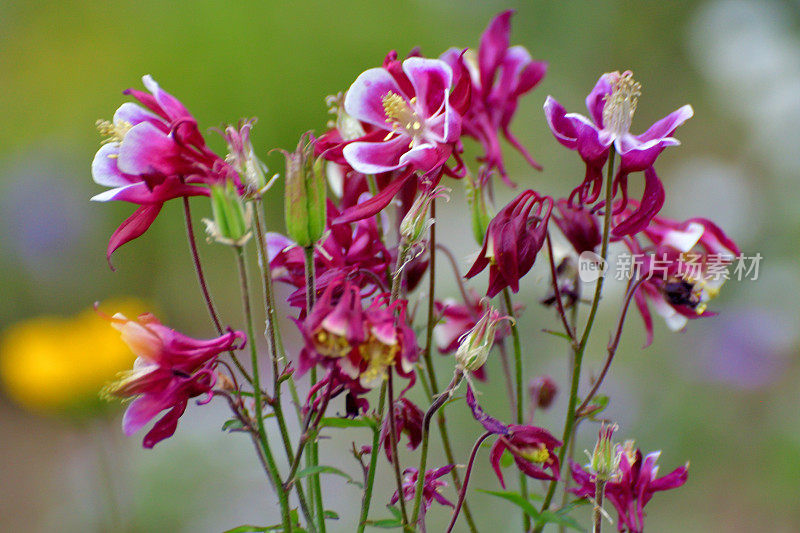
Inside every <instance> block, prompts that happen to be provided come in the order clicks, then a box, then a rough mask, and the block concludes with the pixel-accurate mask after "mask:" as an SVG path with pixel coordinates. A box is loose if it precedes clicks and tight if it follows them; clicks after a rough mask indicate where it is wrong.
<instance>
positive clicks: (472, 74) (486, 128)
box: [441, 11, 547, 186]
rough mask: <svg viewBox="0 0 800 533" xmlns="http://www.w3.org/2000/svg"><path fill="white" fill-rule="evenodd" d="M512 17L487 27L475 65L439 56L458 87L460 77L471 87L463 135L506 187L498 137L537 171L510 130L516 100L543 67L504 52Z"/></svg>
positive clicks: (516, 49) (520, 53)
mask: <svg viewBox="0 0 800 533" xmlns="http://www.w3.org/2000/svg"><path fill="white" fill-rule="evenodd" d="M512 14H513V11H504V12H503V13H500V14H499V15H497V16H496V17H495V18H494V19H492V21H491V22H490V23H489V25H488V26H487V28H486V31H484V32H483V35H482V36H481V42H480V47H479V48H478V57H477V62H476V61H475V58H474V54H473V53H472V51H467V52H464V51H462V50H460V49H458V48H451V49H449V50H448V51H446V52H445V53H444V54H442V56H441V59H442V60H444V61H446V62H447V63H448V64H449V65H450V66H451V67H452V68H453V72H454V73H455V74H456V80H457V81H460V80H459V79H458V76H459V75H463V76H468V77H469V81H470V83H471V87H472V98H471V100H470V105H469V108H468V109H467V111H466V113H465V114H464V120H463V122H462V126H461V129H462V132H463V133H464V134H466V135H468V136H470V137H473V138H474V139H476V140H477V141H478V142H480V143H481V145H482V146H483V151H484V156H483V157H482V158H481V160H482V161H485V162H486V165H487V167H488V169H489V170H492V169H497V171H498V172H499V173H500V177H501V178H502V179H503V181H504V182H505V183H506V184H508V185H511V186H513V185H514V184H513V182H512V181H511V180H510V179H509V178H508V175H507V174H506V169H505V165H504V164H503V153H502V150H501V149H500V140H499V133H500V132H502V133H503V136H504V137H505V138H506V140H508V142H509V143H511V145H512V146H514V148H516V149H517V150H519V152H520V153H521V154H522V156H523V157H525V159H526V160H527V161H528V163H530V165H531V166H533V167H534V168H536V169H540V170H541V166H539V164H538V163H537V162H536V161H534V160H533V158H532V157H531V156H530V154H529V153H528V151H527V150H525V148H523V146H522V145H521V144H520V143H519V141H518V140H517V139H516V138H515V137H514V136H513V135H512V134H511V132H510V131H509V124H510V123H511V120H512V119H513V118H514V114H515V113H516V111H517V102H518V100H519V97H520V96H522V95H523V94H525V93H527V92H530V91H531V90H533V88H534V87H536V86H537V85H538V84H539V82H540V81H541V80H542V78H544V75H545V73H546V72H547V63H545V62H540V61H534V60H533V59H532V58H531V55H530V53H529V52H528V51H527V50H526V49H525V47H523V46H511V47H509V35H510V34H511V15H512ZM462 65H464V66H462ZM459 67H460V68H459Z"/></svg>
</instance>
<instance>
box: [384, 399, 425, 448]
mask: <svg viewBox="0 0 800 533" xmlns="http://www.w3.org/2000/svg"><path fill="white" fill-rule="evenodd" d="M391 415H392V416H394V429H395V438H396V439H397V441H398V442H399V441H400V436H401V435H402V434H403V433H405V434H406V436H407V437H408V449H409V450H416V449H417V446H419V444H420V442H422V419H423V418H424V416H425V413H423V412H422V409H420V408H419V407H417V406H416V405H415V404H414V402H412V401H411V400H409V399H408V398H406V397H401V398H398V399H397V400H396V401H395V402H394V409H393V410H392V413H391ZM390 427H391V426H390V424H389V417H388V416H387V417H385V418H384V421H383V427H382V429H381V442H382V443H383V450H384V452H386V458H387V459H388V460H389V462H390V463H391V462H392V442H391V438H390V434H389V431H390Z"/></svg>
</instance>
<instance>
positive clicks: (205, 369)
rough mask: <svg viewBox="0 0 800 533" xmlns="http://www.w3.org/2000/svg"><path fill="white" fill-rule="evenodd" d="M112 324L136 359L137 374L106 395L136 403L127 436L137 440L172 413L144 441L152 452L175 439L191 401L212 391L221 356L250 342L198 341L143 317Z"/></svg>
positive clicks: (238, 336) (128, 415)
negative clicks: (136, 436) (135, 436)
mask: <svg viewBox="0 0 800 533" xmlns="http://www.w3.org/2000/svg"><path fill="white" fill-rule="evenodd" d="M110 320H111V325H112V326H113V327H114V328H116V329H118V330H119V331H120V333H122V340H123V341H125V343H126V344H127V345H128V346H130V348H131V350H132V351H133V352H134V353H135V354H136V356H137V358H136V361H135V362H134V364H133V370H130V371H128V372H126V373H124V374H123V375H122V376H121V377H120V379H119V380H118V381H116V382H115V383H112V384H110V385H108V386H107V387H106V388H105V389H104V390H103V392H104V394H107V395H109V396H114V397H118V398H135V400H133V402H131V403H130V404H129V405H128V409H127V410H126V411H125V416H124V417H123V419H122V429H123V431H124V432H125V434H126V435H133V434H134V433H136V432H137V431H139V430H140V429H141V428H142V427H144V426H145V425H146V424H147V423H148V422H150V420H152V419H153V418H155V417H156V416H157V415H158V414H159V413H160V412H161V411H164V410H165V409H169V412H168V413H167V414H165V415H164V416H163V417H161V419H160V420H159V421H158V422H156V424H155V425H154V426H153V428H152V429H151V430H150V431H149V432H148V433H147V435H145V437H144V441H143V444H144V447H145V448H152V447H153V446H154V445H155V444H157V443H158V442H160V441H162V440H164V439H166V438H168V437H171V436H172V434H173V433H175V428H176V427H177V424H178V419H179V418H180V416H181V415H182V414H183V412H184V411H185V410H186V405H187V403H188V401H189V399H190V398H194V397H195V396H200V395H201V394H204V393H208V392H210V391H211V389H212V388H213V386H214V383H215V381H216V373H215V372H214V367H215V363H216V358H217V356H218V355H219V354H220V353H222V352H225V351H228V350H238V349H240V348H241V347H242V346H243V345H244V341H245V335H244V333H242V332H240V331H232V330H229V331H228V333H226V334H224V335H221V336H219V337H216V338H214V339H209V340H198V339H193V338H191V337H187V336H186V335H183V334H181V333H178V332H177V331H175V330H173V329H170V328H168V327H166V326H164V325H162V324H161V323H160V322H159V321H158V320H157V319H156V318H155V317H154V316H153V315H151V314H145V315H141V316H140V317H139V319H138V320H129V319H127V318H125V317H124V316H123V315H121V314H116V315H114V316H113V317H111V319H110ZM237 343H238V344H237Z"/></svg>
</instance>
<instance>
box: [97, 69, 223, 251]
mask: <svg viewBox="0 0 800 533" xmlns="http://www.w3.org/2000/svg"><path fill="white" fill-rule="evenodd" d="M142 82H143V83H144V85H145V87H147V89H148V90H149V91H150V93H151V94H148V93H145V92H142V91H137V90H135V89H128V90H126V91H125V94H130V95H131V96H133V97H134V98H136V99H137V100H139V102H140V103H141V104H142V105H141V106H140V105H137V104H134V103H132V102H126V103H124V104H122V105H121V106H120V107H119V109H117V111H116V113H114V118H113V120H112V121H111V122H108V121H100V122H98V129H99V130H100V132H101V133H102V134H103V135H105V136H107V140H106V142H105V144H103V146H102V147H101V148H100V150H98V152H97V154H96V155H95V157H94V161H92V178H93V179H94V181H95V182H96V183H98V184H99V185H105V186H107V187H112V188H111V189H109V190H107V191H105V192H102V193H100V194H97V195H95V196H94V197H93V198H92V200H94V201H98V202H105V201H108V200H119V201H125V202H131V203H134V204H138V205H139V206H140V207H139V208H138V209H137V210H136V211H135V212H134V213H133V215H131V216H130V217H129V218H128V219H127V220H125V221H124V222H123V223H122V224H121V225H120V226H119V228H117V230H116V231H115V232H114V233H113V235H112V236H111V239H110V241H109V243H108V250H107V257H108V259H109V261H110V258H111V254H113V253H114V250H116V249H117V248H119V247H120V246H122V245H123V244H125V243H127V242H129V241H131V240H133V239H135V238H137V237H139V236H141V235H142V234H143V233H144V232H145V231H147V229H148V228H149V227H150V225H151V224H152V223H153V221H154V220H155V218H156V216H157V215H158V213H159V212H160V211H161V208H162V206H163V205H164V202H166V201H167V200H171V199H173V198H180V197H188V196H198V195H204V196H208V195H209V190H208V188H207V187H206V186H207V185H210V184H213V183H223V182H224V181H225V180H227V179H230V180H233V181H234V182H235V183H236V184H237V185H239V177H238V175H237V174H236V172H235V171H234V170H233V169H232V168H231V167H230V165H228V164H227V163H225V161H224V160H223V159H221V158H220V157H219V156H217V155H216V154H215V153H213V152H212V151H211V150H209V149H208V147H207V146H206V144H205V140H204V139H203V136H202V135H201V134H200V130H199V129H198V127H197V121H196V120H195V118H194V117H193V116H192V115H191V114H190V113H189V111H187V110H186V108H185V107H184V106H183V104H182V103H181V102H180V101H178V99H176V98H175V97H174V96H172V95H171V94H169V93H167V92H166V91H164V90H162V89H161V88H160V87H159V85H158V84H157V83H156V82H155V80H153V78H152V77H150V76H144V77H143V78H142ZM142 106H144V107H142Z"/></svg>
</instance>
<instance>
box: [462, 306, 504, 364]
mask: <svg viewBox="0 0 800 533" xmlns="http://www.w3.org/2000/svg"><path fill="white" fill-rule="evenodd" d="M502 320H511V321H513V319H512V318H511V317H508V316H503V315H501V314H500V313H499V312H498V311H497V310H495V309H493V308H492V307H489V308H488V309H487V310H486V312H485V313H484V314H483V316H482V317H481V318H480V320H478V323H477V324H475V326H473V328H472V329H471V330H469V331H468V332H466V333H464V334H463V335H462V336H461V338H460V339H459V346H458V349H457V350H456V368H459V369H461V370H463V371H467V372H475V371H476V370H478V369H479V368H480V367H482V366H483V365H484V363H486V359H488V357H489V352H490V351H491V349H492V345H493V344H494V341H495V333H496V331H497V325H498V324H499V323H500V322H501V321H502Z"/></svg>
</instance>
